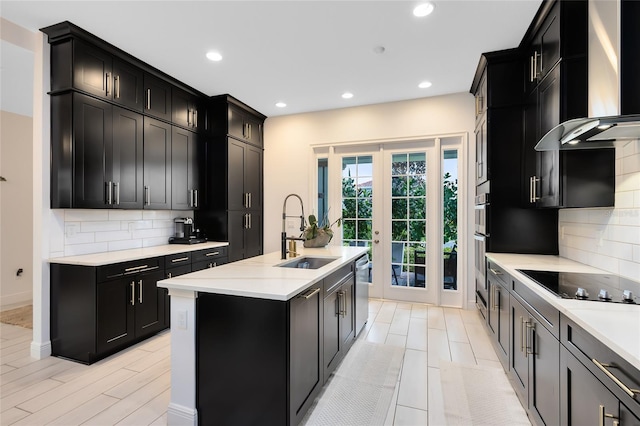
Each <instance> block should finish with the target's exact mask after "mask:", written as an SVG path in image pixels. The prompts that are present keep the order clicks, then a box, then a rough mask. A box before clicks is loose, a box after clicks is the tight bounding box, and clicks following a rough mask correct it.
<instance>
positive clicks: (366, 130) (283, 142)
mask: <svg viewBox="0 0 640 426" xmlns="http://www.w3.org/2000/svg"><path fill="white" fill-rule="evenodd" d="M474 124H475V122H474V100H473V96H472V95H471V94H469V93H458V94H453V95H447V96H437V97H432V98H421V99H415V100H407V101H400V102H390V103H384V104H377V105H368V106H361V107H353V108H344V109H339V110H330V111H321V112H313V113H306V114H296V115H288V116H279V117H271V118H268V119H267V121H266V122H265V128H264V138H265V150H264V191H265V194H264V195H265V196H264V229H265V230H264V251H265V253H268V252H272V251H277V250H279V248H280V232H281V230H282V203H283V201H284V198H285V197H286V196H287V194H290V193H296V194H299V195H300V196H301V197H302V199H303V200H304V204H305V206H306V208H307V211H308V212H310V211H311V206H314V204H315V194H310V193H309V190H310V187H312V185H311V182H310V180H309V179H310V178H312V177H313V176H315V169H314V170H310V165H311V164H313V163H312V162H311V160H310V159H311V155H312V148H311V146H312V145H315V144H325V143H334V142H359V141H375V140H385V141H388V140H394V139H407V138H419V137H428V136H438V135H444V134H451V133H465V132H466V133H467V134H468V135H470V136H469V138H468V140H470V141H471V140H473V137H472V135H473V132H474ZM474 149H475V147H474V144H473V143H470V147H469V151H468V153H469V154H468V155H470V156H471V158H474V156H475V151H474ZM473 163H474V161H473V160H472V161H470V162H469V167H470V170H469V172H468V176H475V174H474V173H473ZM467 188H468V189H467V191H468V192H467V193H468V194H475V181H474V182H468V186H467ZM468 198H469V199H468V200H467V203H466V205H465V208H466V209H467V211H469V212H471V211H473V197H472V195H470V196H469V197H468ZM292 205H293V204H292ZM469 216H470V217H469V218H468V220H467V230H468V232H467V234H466V235H473V228H472V226H473V217H471V216H472V215H469ZM469 244H470V243H469ZM470 254H471V252H469V255H470ZM467 258H468V259H472V258H473V257H467ZM467 276H468V277H473V275H472V266H468V273H467ZM469 281H472V280H469ZM467 287H468V291H467V297H468V298H470V297H471V298H472V296H473V294H474V293H473V291H472V288H473V283H471V282H469V283H467Z"/></svg>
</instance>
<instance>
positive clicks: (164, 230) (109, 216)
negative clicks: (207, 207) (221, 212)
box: [49, 209, 193, 257]
mask: <svg viewBox="0 0 640 426" xmlns="http://www.w3.org/2000/svg"><path fill="white" fill-rule="evenodd" d="M51 213H52V214H51V222H50V229H49V234H50V238H49V252H50V257H60V256H75V255H80V254H90V253H101V252H109V251H117V250H127V249H134V248H141V247H153V246H159V245H163V244H167V243H168V240H169V237H171V236H172V235H173V233H174V225H173V219H174V218H176V217H185V216H191V217H193V212H192V211H171V210H150V211H147V210H80V209H54V210H51Z"/></svg>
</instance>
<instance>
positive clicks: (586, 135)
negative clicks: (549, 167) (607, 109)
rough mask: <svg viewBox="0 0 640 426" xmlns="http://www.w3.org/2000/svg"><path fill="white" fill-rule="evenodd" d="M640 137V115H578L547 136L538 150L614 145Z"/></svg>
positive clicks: (608, 146)
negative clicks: (585, 116) (588, 116)
mask: <svg viewBox="0 0 640 426" xmlns="http://www.w3.org/2000/svg"><path fill="white" fill-rule="evenodd" d="M636 139H640V115H618V116H612V117H599V118H577V119H574V120H569V121H565V122H564V123H562V124H559V125H558V126H556V127H554V128H553V129H551V130H550V131H549V133H547V134H546V135H544V137H543V138H542V139H540V142H538V144H537V145H536V147H535V149H536V151H557V150H573V149H595V148H613V147H616V146H624V145H626V144H627V143H629V142H630V141H633V140H636Z"/></svg>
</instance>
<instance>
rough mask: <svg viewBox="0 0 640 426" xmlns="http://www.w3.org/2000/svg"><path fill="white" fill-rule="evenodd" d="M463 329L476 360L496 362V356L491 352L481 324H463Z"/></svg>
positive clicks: (491, 349)
mask: <svg viewBox="0 0 640 426" xmlns="http://www.w3.org/2000/svg"><path fill="white" fill-rule="evenodd" d="M465 328H466V330H467V336H468V337H469V343H471V349H473V354H474V355H475V357H476V360H478V359H487V360H490V361H498V356H497V355H496V352H495V351H494V350H493V346H492V345H491V341H490V340H489V336H488V335H487V331H486V330H485V328H484V326H483V325H482V324H465Z"/></svg>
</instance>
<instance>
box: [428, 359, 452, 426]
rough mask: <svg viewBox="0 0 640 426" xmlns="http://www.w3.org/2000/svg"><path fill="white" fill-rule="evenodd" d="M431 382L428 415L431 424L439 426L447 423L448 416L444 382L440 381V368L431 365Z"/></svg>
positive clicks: (429, 372)
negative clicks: (445, 405) (443, 388)
mask: <svg viewBox="0 0 640 426" xmlns="http://www.w3.org/2000/svg"><path fill="white" fill-rule="evenodd" d="M427 374H428V375H429V384H428V386H427V392H428V407H429V408H428V409H427V413H428V417H429V423H428V424H429V425H432V426H436V425H437V426H439V425H446V424H447V421H446V417H445V414H444V396H443V394H442V383H441V382H440V369H439V368H433V367H429V370H428V373H427Z"/></svg>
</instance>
